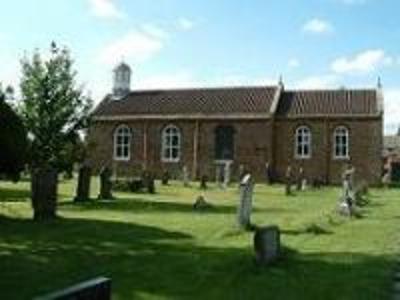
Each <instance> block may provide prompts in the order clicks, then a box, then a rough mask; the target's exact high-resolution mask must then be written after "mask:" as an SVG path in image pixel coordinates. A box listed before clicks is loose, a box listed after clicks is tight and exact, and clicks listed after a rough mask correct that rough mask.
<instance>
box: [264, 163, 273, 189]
mask: <svg viewBox="0 0 400 300" xmlns="http://www.w3.org/2000/svg"><path fill="white" fill-rule="evenodd" d="M265 182H266V183H267V184H271V183H272V180H271V166H270V165H269V162H266V163H265Z"/></svg>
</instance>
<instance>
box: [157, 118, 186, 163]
mask: <svg viewBox="0 0 400 300" xmlns="http://www.w3.org/2000/svg"><path fill="white" fill-rule="evenodd" d="M161 148H162V153H161V158H162V161H164V162H178V161H179V160H180V158H181V132H180V130H179V128H178V127H176V126H174V125H168V126H167V127H165V128H164V130H163V132H162V147H161Z"/></svg>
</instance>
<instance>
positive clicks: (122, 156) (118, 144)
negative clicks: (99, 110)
mask: <svg viewBox="0 0 400 300" xmlns="http://www.w3.org/2000/svg"><path fill="white" fill-rule="evenodd" d="M131 140H132V131H131V129H130V128H129V127H128V126H126V125H120V126H118V127H117V129H116V130H115V132H114V160H122V161H128V160H130V159H131Z"/></svg>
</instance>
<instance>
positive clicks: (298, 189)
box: [296, 168, 305, 191]
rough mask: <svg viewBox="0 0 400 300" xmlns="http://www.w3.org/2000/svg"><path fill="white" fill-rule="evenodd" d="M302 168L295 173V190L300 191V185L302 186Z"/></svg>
mask: <svg viewBox="0 0 400 300" xmlns="http://www.w3.org/2000/svg"><path fill="white" fill-rule="evenodd" d="M304 179H305V178H304V169H303V168H300V169H299V174H298V175H297V184H296V189H297V191H301V190H302V186H303V180H304Z"/></svg>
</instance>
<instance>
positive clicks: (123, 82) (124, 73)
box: [113, 62, 131, 99]
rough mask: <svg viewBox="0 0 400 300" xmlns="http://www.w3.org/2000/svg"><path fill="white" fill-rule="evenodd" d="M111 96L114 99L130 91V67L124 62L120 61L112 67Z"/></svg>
mask: <svg viewBox="0 0 400 300" xmlns="http://www.w3.org/2000/svg"><path fill="white" fill-rule="evenodd" d="M113 80H114V86H113V96H114V98H115V99H121V98H123V97H125V96H126V95H127V94H129V92H130V91H131V68H130V67H129V65H127V64H126V63H124V62H122V63H120V64H119V65H118V66H117V67H116V68H115V69H114V78H113Z"/></svg>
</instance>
